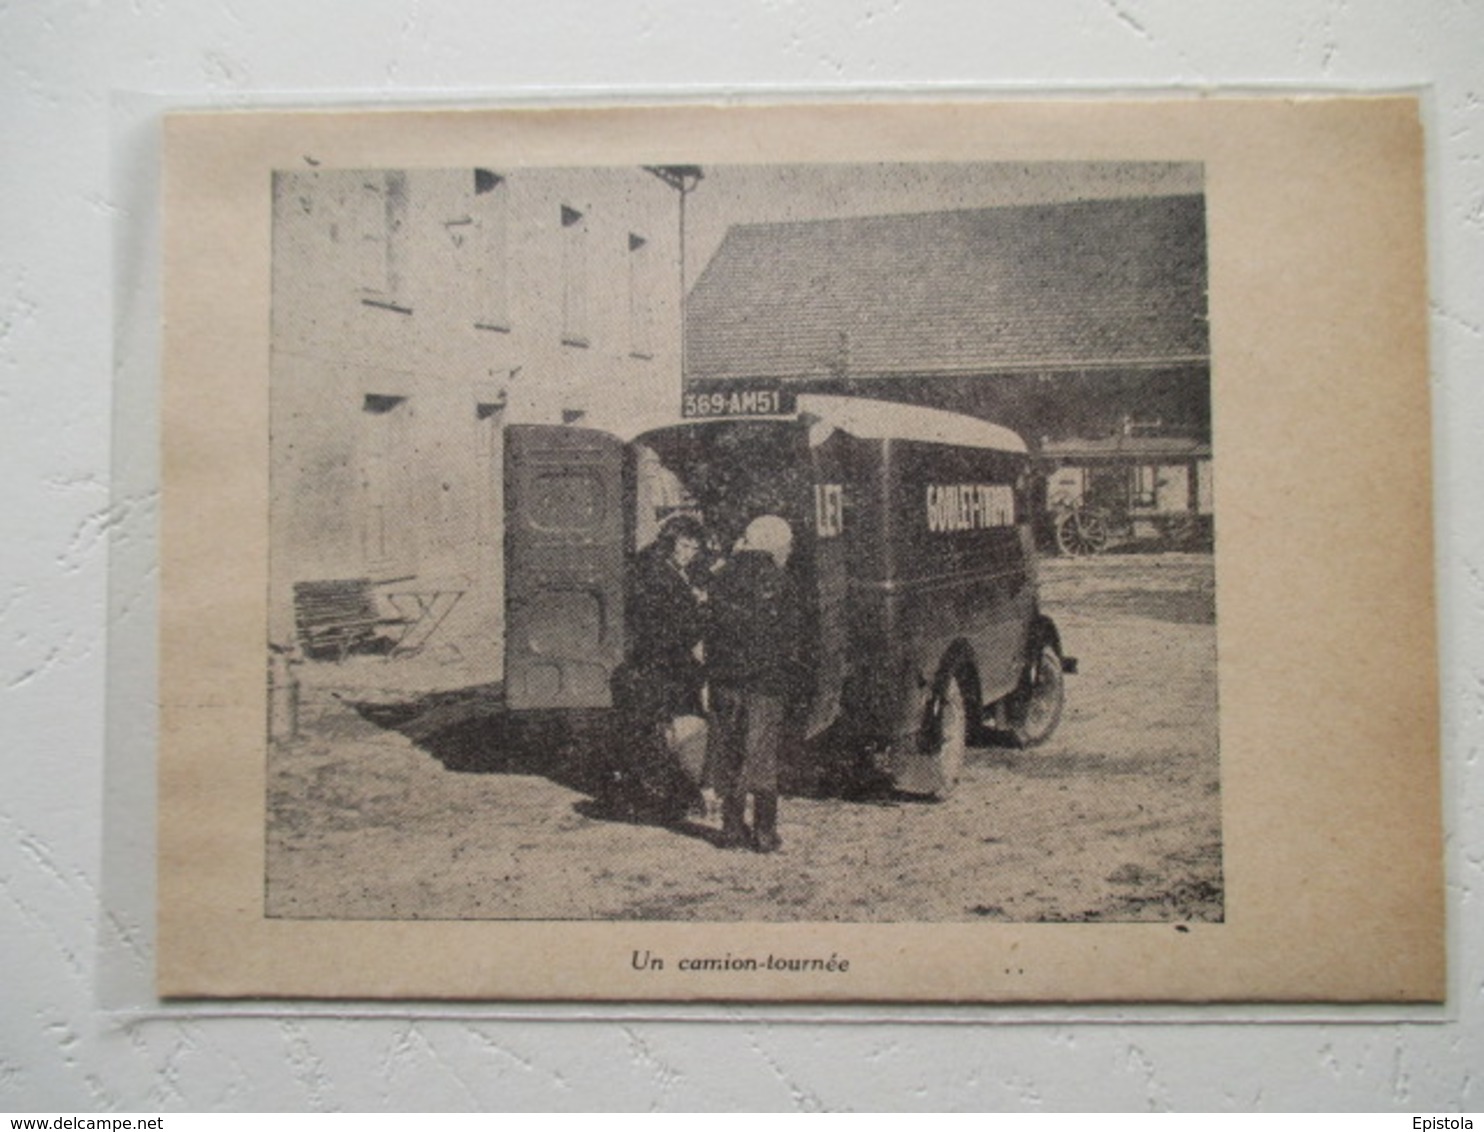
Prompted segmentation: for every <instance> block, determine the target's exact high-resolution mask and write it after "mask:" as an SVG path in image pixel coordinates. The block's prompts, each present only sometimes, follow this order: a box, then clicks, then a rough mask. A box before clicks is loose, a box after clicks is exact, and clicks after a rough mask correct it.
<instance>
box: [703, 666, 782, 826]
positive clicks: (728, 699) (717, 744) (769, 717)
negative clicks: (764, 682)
mask: <svg viewBox="0 0 1484 1132" xmlns="http://www.w3.org/2000/svg"><path fill="white" fill-rule="evenodd" d="M782 745H783V698H782V697H781V696H770V695H767V694H765V693H763V692H751V691H746V690H744V689H741V688H728V687H726V686H724V685H713V686H712V689H711V732H710V738H709V750H708V751H707V761H708V762H709V763H710V765H711V768H712V773H713V774H714V775H715V782H716V792H717V793H718V794H720V795H721V796H722V797H724V798H731V797H738V796H740V795H745V794H749V793H752V794H776V793H777V792H778V758H779V751H780V749H781V747H782Z"/></svg>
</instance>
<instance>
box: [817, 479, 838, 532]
mask: <svg viewBox="0 0 1484 1132" xmlns="http://www.w3.org/2000/svg"><path fill="white" fill-rule="evenodd" d="M844 529H845V489H844V487H843V486H842V485H840V484H838V483H817V484H815V485H814V533H815V534H816V535H817V536H818V537H820V538H834V537H835V536H836V535H838V534H839V533H840V532H841V531H843V530H844Z"/></svg>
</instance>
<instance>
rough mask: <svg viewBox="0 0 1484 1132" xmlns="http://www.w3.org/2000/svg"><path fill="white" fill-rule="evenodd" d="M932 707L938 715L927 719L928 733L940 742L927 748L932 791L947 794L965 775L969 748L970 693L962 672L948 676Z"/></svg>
mask: <svg viewBox="0 0 1484 1132" xmlns="http://www.w3.org/2000/svg"><path fill="white" fill-rule="evenodd" d="M929 710H930V711H932V712H934V713H935V715H936V719H930V720H928V721H927V722H928V734H930V735H932V736H933V739H932V742H933V743H934V744H936V746H934V747H930V748H929V749H928V750H926V751H925V752H924V754H926V755H927V756H928V758H929V760H930V761H931V764H932V771H933V775H932V777H933V783H932V788H931V789H930V790H929V791H928V793H929V795H930V796H931V797H934V798H947V797H948V796H949V795H950V794H952V793H953V790H954V787H956V786H957V785H958V780H959V778H960V777H962V775H963V772H964V760H965V759H966V758H967V756H968V750H969V708H968V697H967V695H965V693H964V686H963V682H962V680H960V678H959V677H958V676H950V677H948V679H947V680H946V681H945V682H944V684H943V690H942V691H941V692H939V693H938V695H937V696H936V697H935V698H934V700H933V704H932V706H931V707H930V708H929Z"/></svg>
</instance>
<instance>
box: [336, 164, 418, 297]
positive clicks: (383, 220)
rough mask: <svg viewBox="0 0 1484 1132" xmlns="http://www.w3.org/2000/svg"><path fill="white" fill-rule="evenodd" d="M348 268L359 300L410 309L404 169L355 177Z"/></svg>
mask: <svg viewBox="0 0 1484 1132" xmlns="http://www.w3.org/2000/svg"><path fill="white" fill-rule="evenodd" d="M347 211H348V212H349V213H350V220H351V224H350V227H351V240H352V241H353V245H352V252H351V255H352V271H353V273H354V277H355V279H356V282H357V286H358V287H359V289H360V291H361V297H362V301H364V302H365V303H367V304H368V305H370V306H377V307H385V308H387V309H390V310H396V311H400V312H402V313H409V312H410V308H409V307H408V306H407V301H406V295H405V294H404V286H405V277H406V273H407V174H406V173H402V172H398V171H395V170H388V171H386V172H382V173H368V174H365V175H363V176H361V177H359V178H358V179H357V181H356V185H355V188H354V189H353V190H352V196H351V199H350V200H349V201H347Z"/></svg>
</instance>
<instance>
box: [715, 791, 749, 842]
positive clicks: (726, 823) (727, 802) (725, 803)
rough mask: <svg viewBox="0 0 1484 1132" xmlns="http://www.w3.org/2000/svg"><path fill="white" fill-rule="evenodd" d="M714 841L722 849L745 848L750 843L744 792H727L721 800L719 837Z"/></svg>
mask: <svg viewBox="0 0 1484 1132" xmlns="http://www.w3.org/2000/svg"><path fill="white" fill-rule="evenodd" d="M716 843H717V845H718V846H720V847H721V848H722V849H746V848H747V847H748V846H749V845H750V844H751V843H752V838H751V836H750V834H749V833H748V831H747V796H746V795H745V794H735V795H733V794H728V795H727V796H726V797H725V798H723V799H722V800H721V837H720V838H718V839H717V842H716Z"/></svg>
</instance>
